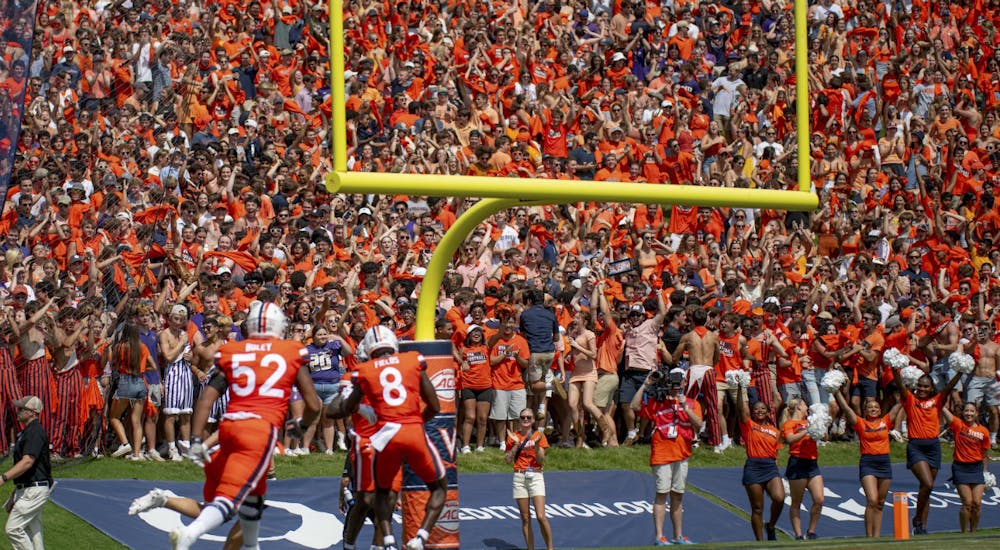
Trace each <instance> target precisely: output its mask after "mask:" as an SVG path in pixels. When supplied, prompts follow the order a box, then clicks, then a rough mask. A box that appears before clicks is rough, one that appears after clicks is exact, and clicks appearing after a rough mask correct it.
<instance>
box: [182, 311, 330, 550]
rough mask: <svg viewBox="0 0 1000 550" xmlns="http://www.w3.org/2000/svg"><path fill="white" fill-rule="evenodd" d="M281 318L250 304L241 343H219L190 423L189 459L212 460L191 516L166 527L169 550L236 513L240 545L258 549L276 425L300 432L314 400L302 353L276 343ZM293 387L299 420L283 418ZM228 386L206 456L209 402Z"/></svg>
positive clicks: (297, 346)
mask: <svg viewBox="0 0 1000 550" xmlns="http://www.w3.org/2000/svg"><path fill="white" fill-rule="evenodd" d="M286 324H287V319H286V317H285V314H284V313H283V312H282V311H281V308H280V307H279V306H278V305H277V304H274V303H273V302H254V303H252V304H251V305H250V311H249V313H248V315H247V319H246V327H247V333H248V336H249V339H248V340H244V341H241V342H228V343H226V344H223V345H222V346H221V347H220V348H219V350H218V352H216V355H215V363H216V366H217V367H218V372H217V373H216V375H215V376H213V377H212V380H211V381H210V382H209V384H208V385H207V386H206V387H205V389H204V390H203V391H202V394H201V397H200V398H199V399H198V403H197V404H196V406H195V410H194V416H193V418H192V421H191V433H192V437H191V449H190V451H189V454H188V456H189V458H190V459H191V460H192V461H194V462H195V463H196V464H203V463H204V462H206V461H208V460H211V461H212V462H213V468H211V469H206V474H207V475H206V479H205V488H204V495H203V499H204V502H205V503H206V505H205V507H204V508H203V509H202V511H201V513H200V514H199V515H198V517H197V518H196V519H195V520H194V521H193V522H191V523H190V524H189V525H187V526H186V527H182V528H179V529H174V530H173V531H171V532H170V542H171V544H172V545H173V548H174V549H175V550H177V549H182V550H187V549H188V548H190V547H191V545H192V544H194V543H195V542H196V541H197V540H198V538H199V537H201V535H203V534H205V533H208V532H209V531H211V530H213V529H215V528H216V527H218V526H220V525H222V524H223V523H225V522H226V521H228V520H230V519H232V517H233V516H234V515H236V513H237V512H238V513H239V516H240V526H241V527H242V530H243V548H257V535H258V533H259V532H260V517H261V512H262V511H263V509H264V498H263V497H264V493H265V492H266V491H267V482H266V481H265V479H264V476H265V474H266V473H267V470H268V467H269V465H270V463H271V455H272V454H273V452H274V447H275V444H276V443H277V441H278V431H279V430H280V428H281V426H282V424H284V425H285V430H286V431H292V432H299V436H301V432H302V428H303V426H308V425H309V424H311V423H312V422H313V421H314V420H315V419H316V416H317V415H318V414H319V411H320V407H321V403H320V400H319V396H318V395H317V394H316V389H315V388H314V387H313V384H312V378H311V377H310V376H309V370H308V369H302V368H300V367H301V366H302V365H303V364H305V363H306V362H307V357H308V352H307V351H306V349H305V346H303V345H302V344H301V343H300V342H294V341H289V340H282V339H281V338H282V337H283V336H284V333H285V325H286ZM293 385H294V386H297V387H298V389H299V392H300V393H301V394H302V400H303V401H305V412H304V413H303V417H302V418H294V419H292V420H290V421H288V422H287V423H286V422H285V415H286V414H287V412H288V399H289V396H290V394H291V390H292V386H293ZM227 388H228V389H229V390H230V400H229V406H228V408H227V410H226V414H225V415H224V416H223V418H222V421H221V422H220V423H219V446H220V449H219V452H218V453H216V454H215V455H213V456H212V457H211V458H209V455H208V452H207V449H206V447H205V445H204V443H203V440H202V437H203V436H204V435H205V423H206V422H207V420H208V415H209V413H210V412H211V410H212V405H213V404H214V403H215V400H216V399H218V397H219V396H220V395H222V394H223V393H224V392H225V391H226V389H227Z"/></svg>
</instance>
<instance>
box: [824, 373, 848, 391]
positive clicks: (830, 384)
mask: <svg viewBox="0 0 1000 550" xmlns="http://www.w3.org/2000/svg"><path fill="white" fill-rule="evenodd" d="M844 382H847V375H846V374H844V373H843V372H841V371H839V370H835V369H831V370H829V371H827V373H826V374H824V375H823V381H822V382H820V384H822V385H823V389H824V390H826V391H827V393H833V392H835V391H837V390H839V389H840V387H841V386H843V385H844Z"/></svg>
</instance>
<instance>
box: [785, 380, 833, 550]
mask: <svg viewBox="0 0 1000 550" xmlns="http://www.w3.org/2000/svg"><path fill="white" fill-rule="evenodd" d="M785 410H786V411H788V412H789V414H790V419H789V420H786V421H785V423H784V424H782V425H781V437H782V438H783V439H784V440H785V443H788V454H789V456H788V466H787V467H786V468H785V477H786V478H787V479H788V489H789V491H790V492H791V494H792V500H791V502H789V503H788V520H789V521H790V522H791V524H792V530H793V531H794V532H795V540H806V539H809V540H811V539H815V538H816V525H817V524H819V517H820V514H821V513H822V511H823V476H822V475H821V474H820V472H819V462H818V460H819V449H818V448H817V447H816V441H814V440H813V438H812V437H809V434H808V433H806V427H807V426H808V425H809V421H808V420H807V417H808V415H809V408H808V407H806V402H805V401H803V400H802V399H799V398H794V399H791V400H789V401H788V408H787V409H785ZM807 489H808V491H809V496H811V497H812V507H811V508H809V530H808V531H806V534H805V535H803V534H802V519H801V518H800V517H799V511H800V505H801V504H802V497H803V496H805V493H806V490H807Z"/></svg>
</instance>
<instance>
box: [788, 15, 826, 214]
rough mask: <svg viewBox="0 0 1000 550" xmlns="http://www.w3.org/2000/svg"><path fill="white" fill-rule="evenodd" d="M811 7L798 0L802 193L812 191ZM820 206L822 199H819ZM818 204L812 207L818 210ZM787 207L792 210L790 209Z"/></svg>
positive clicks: (797, 76)
mask: <svg viewBox="0 0 1000 550" xmlns="http://www.w3.org/2000/svg"><path fill="white" fill-rule="evenodd" d="M808 10H809V7H808V6H807V5H806V0H795V128H796V135H795V137H796V139H797V141H798V147H799V150H798V151H797V154H798V159H799V173H798V180H799V192H800V193H809V192H810V191H811V185H810V183H811V177H812V174H810V170H809V165H810V161H811V160H812V158H811V157H810V151H809V138H810V135H811V133H812V132H811V131H810V129H809V50H808V47H809V28H808V22H807V20H806V17H807V15H806V14H807V13H808ZM816 203H817V206H818V204H819V199H818V198H817V199H816ZM815 208H816V207H815V206H814V207H812V208H809V210H815ZM788 210H793V209H792V208H789V209H788Z"/></svg>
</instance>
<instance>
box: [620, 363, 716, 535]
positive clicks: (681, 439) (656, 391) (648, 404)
mask: <svg viewBox="0 0 1000 550" xmlns="http://www.w3.org/2000/svg"><path fill="white" fill-rule="evenodd" d="M684 386H685V381H684V370H683V369H679V368H675V369H673V370H670V371H668V370H666V369H665V368H662V367H661V368H660V369H657V370H654V371H652V372H650V373H649V375H648V376H647V377H646V380H645V381H643V383H642V387H640V388H639V391H638V392H636V394H635V396H634V397H633V398H632V402H631V407H632V410H633V411H635V412H637V413H639V416H640V417H642V418H647V419H649V420H650V421H651V422H652V423H653V437H652V442H651V445H650V455H649V465H650V466H651V467H652V469H653V475H654V476H655V477H656V498H655V500H654V501H653V529H654V531H655V533H656V540H655V541H654V544H655V545H656V546H666V545H668V544H693V543H692V542H691V540H690V539H688V538H687V537H685V536H684V534H683V532H682V528H681V519H682V517H683V513H684V510H683V508H682V505H681V500H682V499H683V498H684V487H685V484H686V482H687V472H688V457H690V456H691V443H692V442H693V441H694V438H695V435H696V434H697V433H698V430H699V429H701V406H700V405H698V402H697V401H695V400H693V399H687V398H686V397H685V396H684ZM668 494H669V496H670V523H671V524H673V527H674V538H673V539H670V540H668V539H667V538H666V537H665V536H663V520H664V518H665V517H666V503H667V495H668Z"/></svg>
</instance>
